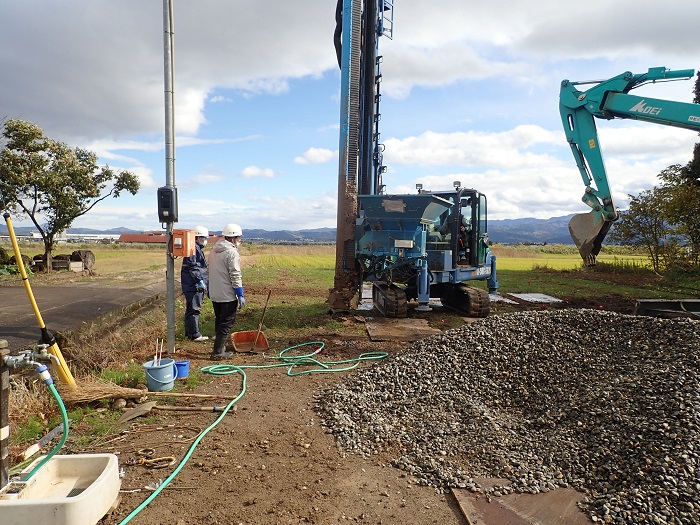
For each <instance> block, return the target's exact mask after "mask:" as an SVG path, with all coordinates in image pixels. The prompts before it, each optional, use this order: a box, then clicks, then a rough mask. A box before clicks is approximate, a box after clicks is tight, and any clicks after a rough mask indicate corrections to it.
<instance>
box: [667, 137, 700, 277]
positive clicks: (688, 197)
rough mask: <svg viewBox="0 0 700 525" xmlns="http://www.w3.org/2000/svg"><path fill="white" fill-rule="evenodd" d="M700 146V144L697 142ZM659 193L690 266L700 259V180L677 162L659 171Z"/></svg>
mask: <svg viewBox="0 0 700 525" xmlns="http://www.w3.org/2000/svg"><path fill="white" fill-rule="evenodd" d="M696 149H697V144H696ZM659 178H660V179H661V186H660V187H659V192H660V195H661V197H662V199H663V210H664V214H665V218H666V220H667V221H668V222H669V223H671V224H673V225H674V230H675V234H676V235H677V236H678V237H679V240H680V243H681V244H682V245H683V247H684V250H683V254H684V255H683V259H684V260H685V262H686V263H687V264H688V265H690V266H698V263H699V262H700V222H699V221H698V216H699V215H700V182H698V181H697V180H696V179H695V178H694V177H692V176H689V169H688V167H687V166H680V165H679V164H674V165H672V166H669V167H668V168H666V169H665V170H663V171H662V172H661V173H660V174H659Z"/></svg>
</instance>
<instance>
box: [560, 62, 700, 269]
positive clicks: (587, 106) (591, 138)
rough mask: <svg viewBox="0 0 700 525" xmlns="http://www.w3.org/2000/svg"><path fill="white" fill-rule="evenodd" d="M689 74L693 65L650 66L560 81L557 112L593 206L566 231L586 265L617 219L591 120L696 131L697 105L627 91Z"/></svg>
mask: <svg viewBox="0 0 700 525" xmlns="http://www.w3.org/2000/svg"><path fill="white" fill-rule="evenodd" d="M694 75H695V71H694V70H692V69H683V70H676V71H671V70H668V69H666V68H664V67H654V68H650V69H649V71H647V72H646V73H641V74H637V75H635V74H633V73H630V72H629V71H627V72H625V73H622V74H620V75H617V76H616V77H613V78H611V79H609V80H603V81H601V80H596V81H587V82H571V81H569V80H564V81H562V83H561V89H560V92H559V112H560V113H561V119H562V123H563V125H564V132H565V133H566V139H567V140H568V142H569V146H571V152H572V153H573V155H574V159H576V165H577V166H578V169H579V172H580V173H581V178H582V179H583V183H584V185H585V186H586V191H585V193H584V195H583V198H582V200H583V202H584V203H586V204H587V205H588V206H590V207H591V209H592V210H591V212H590V213H580V214H577V215H574V217H573V218H572V219H571V221H570V222H569V233H571V238H572V239H573V241H574V243H575V244H576V246H577V247H578V250H579V253H580V254H581V257H582V258H583V260H584V261H585V263H586V264H587V265H589V266H592V265H594V264H595V260H596V256H597V255H598V253H599V252H600V248H601V245H602V242H603V239H604V238H605V236H606V235H607V233H608V230H609V229H610V226H611V224H612V223H613V221H615V220H617V218H618V213H617V209H616V208H615V203H614V202H613V198H612V193H611V191H610V186H609V184H608V176H607V173H606V171H605V164H604V162H603V154H602V151H601V148H600V144H599V142H598V133H597V131H596V125H595V118H600V119H606V120H611V119H614V118H626V119H635V120H643V121H646V122H655V123H657V124H663V125H666V126H676V127H680V128H685V129H690V130H694V131H700V105H699V104H692V103H685V102H674V101H670V100H659V99H653V98H648V97H637V96H634V95H629V94H628V92H629V91H630V90H632V89H634V88H636V87H639V86H641V85H643V84H647V83H649V82H656V81H663V80H673V79H688V78H692V77H693V76H694ZM583 84H596V85H595V86H594V87H592V88H590V89H588V90H586V91H579V90H578V89H577V87H576V86H580V85H583Z"/></svg>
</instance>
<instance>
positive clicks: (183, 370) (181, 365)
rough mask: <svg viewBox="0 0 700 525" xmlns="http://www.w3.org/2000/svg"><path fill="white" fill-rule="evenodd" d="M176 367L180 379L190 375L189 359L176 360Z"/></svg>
mask: <svg viewBox="0 0 700 525" xmlns="http://www.w3.org/2000/svg"><path fill="white" fill-rule="evenodd" d="M175 368H177V378H178V379H187V376H188V375H190V362H189V361H175Z"/></svg>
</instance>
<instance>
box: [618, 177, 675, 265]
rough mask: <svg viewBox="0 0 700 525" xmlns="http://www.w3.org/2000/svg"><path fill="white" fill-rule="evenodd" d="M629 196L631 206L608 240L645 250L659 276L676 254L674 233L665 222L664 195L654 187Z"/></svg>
mask: <svg viewBox="0 0 700 525" xmlns="http://www.w3.org/2000/svg"><path fill="white" fill-rule="evenodd" d="M628 197H629V198H630V207H629V209H628V210H627V211H624V212H622V213H620V218H619V219H618V220H617V221H616V222H614V223H613V227H612V230H611V231H610V233H609V235H608V237H609V239H610V240H611V241H613V242H619V243H621V244H626V245H629V246H636V247H638V248H641V249H643V250H644V251H645V252H646V254H647V256H648V257H649V261H650V262H651V265H652V268H653V270H654V272H656V273H659V271H660V270H661V269H662V268H665V267H666V266H667V265H668V262H669V260H670V259H672V258H673V256H674V254H675V253H676V251H677V243H676V241H675V236H674V230H673V228H672V226H671V225H670V224H669V222H668V221H667V220H666V213H665V210H664V207H665V206H664V204H665V195H664V194H663V192H662V190H660V189H659V188H653V189H651V190H645V191H643V192H641V193H640V194H639V195H637V196H636V197H635V196H634V195H628Z"/></svg>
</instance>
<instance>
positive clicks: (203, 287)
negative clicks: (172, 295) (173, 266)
mask: <svg viewBox="0 0 700 525" xmlns="http://www.w3.org/2000/svg"><path fill="white" fill-rule="evenodd" d="M194 231H195V237H194V239H195V253H194V255H190V256H189V257H184V258H183V259H182V271H181V272H180V283H181V284H182V293H183V294H184V295H185V302H186V307H185V335H186V336H187V338H188V339H190V340H192V341H200V342H201V341H207V340H208V339H209V338H208V337H207V336H206V335H202V333H201V332H200V331H199V315H200V313H201V312H202V303H203V302H204V293H205V292H206V291H207V286H208V282H209V275H208V270H207V260H206V258H205V257H204V247H205V246H206V245H207V237H209V230H208V229H206V228H205V227H204V226H197V227H196V228H195V229H194Z"/></svg>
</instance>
